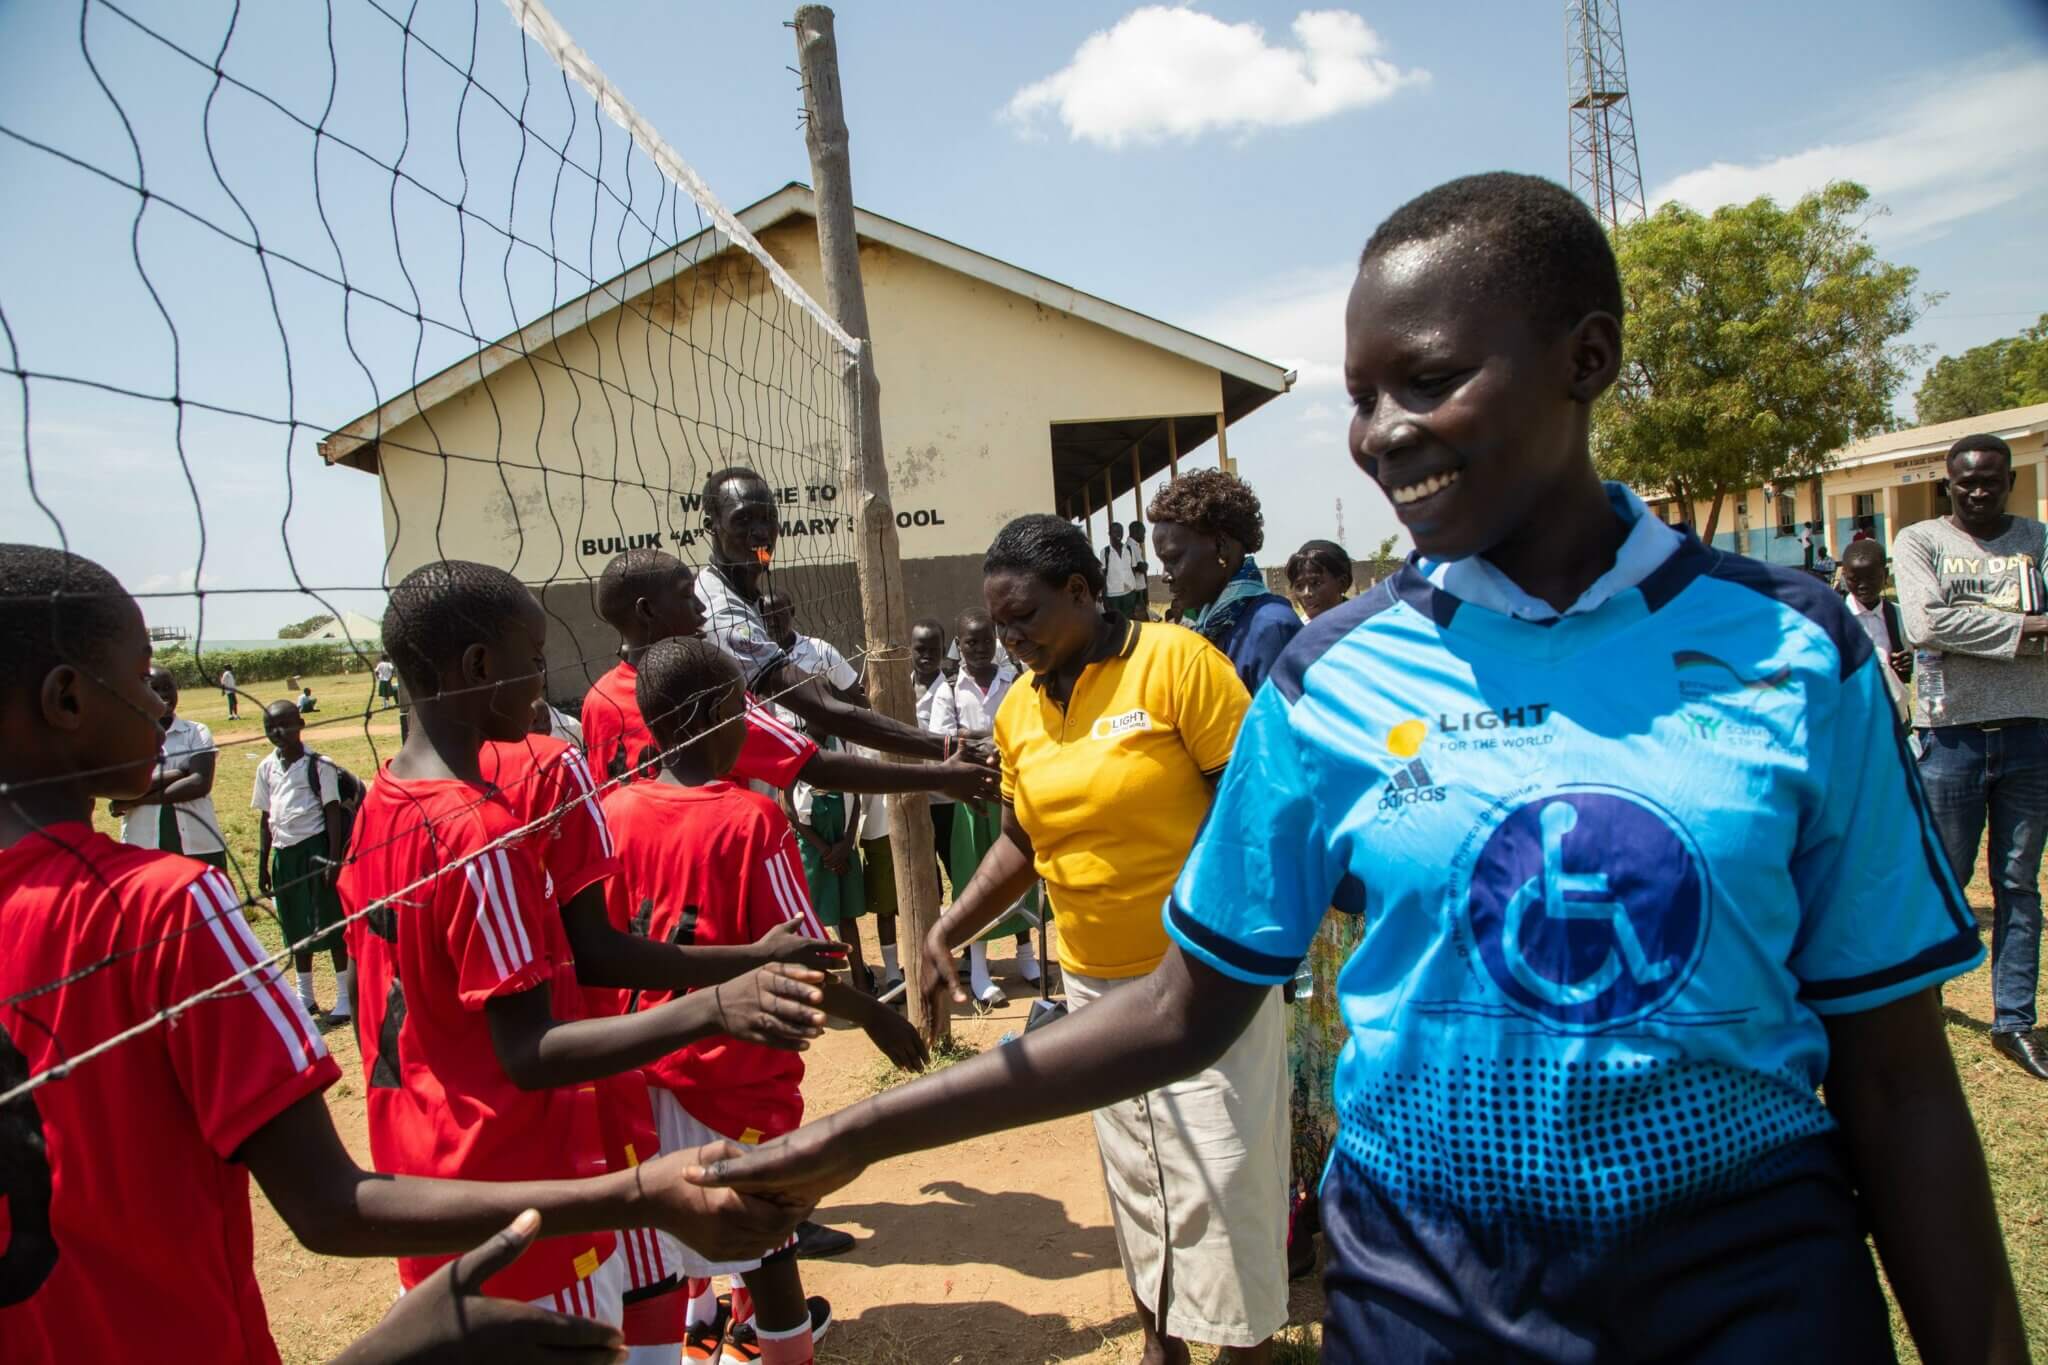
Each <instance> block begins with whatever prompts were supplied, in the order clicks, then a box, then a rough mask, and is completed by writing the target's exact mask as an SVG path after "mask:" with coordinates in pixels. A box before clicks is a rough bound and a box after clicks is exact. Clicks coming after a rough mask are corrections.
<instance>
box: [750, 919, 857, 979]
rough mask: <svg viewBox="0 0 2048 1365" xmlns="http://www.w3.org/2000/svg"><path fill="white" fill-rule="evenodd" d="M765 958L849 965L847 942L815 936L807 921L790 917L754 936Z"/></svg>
mask: <svg viewBox="0 0 2048 1365" xmlns="http://www.w3.org/2000/svg"><path fill="white" fill-rule="evenodd" d="M754 947H755V949H756V950H757V951H759V952H760V954H761V960H762V961H763V962H771V963H772V962H780V963H784V964H786V965H788V966H792V967H811V968H815V969H816V970H818V971H826V972H829V971H831V970H832V969H833V968H834V967H844V966H845V965H846V945H845V944H844V943H835V942H833V941H832V940H831V939H828V938H812V937H811V936H810V935H809V934H806V933H805V932H804V928H803V925H802V924H801V923H800V922H798V921H796V920H793V919H786V920H784V921H783V922H782V923H780V924H778V925H776V926H775V927H774V928H773V929H770V930H769V931H768V932H767V933H765V934H763V935H761V937H760V938H758V939H756V940H754Z"/></svg>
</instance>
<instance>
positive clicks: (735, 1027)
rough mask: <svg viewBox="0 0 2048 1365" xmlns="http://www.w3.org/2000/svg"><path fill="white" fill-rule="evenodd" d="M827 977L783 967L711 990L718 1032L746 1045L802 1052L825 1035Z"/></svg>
mask: <svg viewBox="0 0 2048 1365" xmlns="http://www.w3.org/2000/svg"><path fill="white" fill-rule="evenodd" d="M824 982H825V974H824V973H823V972H820V971H816V970H814V969H812V968H809V967H792V966H789V965H787V964H784V963H776V964H774V965H772V966H768V967H762V968H759V969H757V970H755V971H751V972H748V973H747V974H746V975H745V976H736V977H734V978H733V979H732V980H730V981H723V982H720V983H719V984H718V985H716V986H714V987H712V997H713V1000H714V1002H715V1003H716V1004H717V1007H718V1028H719V1032H721V1033H724V1034H725V1035H726V1036H728V1037H731V1038H738V1039H740V1040H741V1041H743V1042H748V1043H760V1044H762V1045H764V1046H766V1047H774V1048H781V1049H782V1050H783V1051H785V1052H803V1051H806V1050H808V1049H809V1047H810V1045H811V1043H810V1040H811V1039H813V1038H815V1037H817V1036H818V1035H819V1034H821V1033H823V1032H824V1031H825V1012H824V1011H823V1010H821V1009H819V1008H818V1006H820V1005H822V1004H824V1003H825V992H824V990H823V989H822V987H823V985H824Z"/></svg>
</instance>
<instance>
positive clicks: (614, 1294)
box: [527, 1233, 626, 1327]
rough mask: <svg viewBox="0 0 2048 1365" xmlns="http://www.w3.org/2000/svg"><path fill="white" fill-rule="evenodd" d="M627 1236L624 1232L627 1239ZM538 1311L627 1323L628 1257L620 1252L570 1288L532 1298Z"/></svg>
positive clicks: (612, 1325)
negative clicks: (543, 1310)
mask: <svg viewBox="0 0 2048 1365" xmlns="http://www.w3.org/2000/svg"><path fill="white" fill-rule="evenodd" d="M624 1235H625V1234H623V1233H621V1234H620V1236H621V1237H623V1236H624ZM527 1302H528V1303H531V1304H532V1305H533V1306H534V1307H535V1308H552V1309H554V1310H555V1311H556V1312H557V1313H568V1314H570V1315H572V1316H574V1317H579V1318H591V1319H594V1320H596V1321H598V1322H601V1323H604V1324H605V1325H607V1326H610V1327H617V1326H619V1325H620V1324H621V1323H622V1322H624V1321H625V1320H626V1258H625V1256H624V1255H623V1254H622V1253H621V1251H619V1250H618V1249H614V1250H613V1252H612V1254H611V1255H609V1256H607V1257H605V1258H604V1264H602V1265H600V1266H599V1267H598V1268H597V1269H596V1270H593V1271H591V1272H590V1274H589V1276H588V1277H587V1278H585V1279H581V1280H578V1281H576V1283H574V1284H572V1285H570V1286H569V1287H568V1288H567V1289H557V1290H556V1291H555V1292H554V1293H552V1294H543V1295H541V1296H540V1297H539V1298H537V1299H529V1300H527Z"/></svg>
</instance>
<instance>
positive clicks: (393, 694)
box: [375, 654, 398, 711]
mask: <svg viewBox="0 0 2048 1365" xmlns="http://www.w3.org/2000/svg"><path fill="white" fill-rule="evenodd" d="M375 671H376V675H377V697H378V700H379V702H380V703H381V705H380V706H379V707H378V709H379V710H380V711H388V710H390V709H391V708H392V707H394V706H396V705H398V668H397V666H396V665H394V664H393V663H392V662H391V660H389V659H387V658H385V657H384V656H383V655H382V654H379V655H378V656H377V667H376V670H375Z"/></svg>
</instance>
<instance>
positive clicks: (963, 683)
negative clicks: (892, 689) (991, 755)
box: [930, 664, 1017, 739]
mask: <svg viewBox="0 0 2048 1365" xmlns="http://www.w3.org/2000/svg"><path fill="white" fill-rule="evenodd" d="M1016 681H1017V672H1016V670H1015V669H1011V668H1005V667H1004V666H1003V665H1001V664H997V665H996V676H995V679H994V681H992V682H990V683H989V685H988V691H986V692H984V691H982V690H981V684H980V683H977V682H976V681H975V680H974V678H973V676H972V675H971V674H969V673H968V671H967V669H966V667H965V666H964V665H963V666H962V667H961V669H960V676H959V677H957V678H955V679H953V681H952V685H951V686H949V687H947V688H946V689H945V690H944V691H943V692H941V693H939V695H938V697H937V699H936V700H934V701H933V703H932V723H931V727H930V728H931V729H932V730H934V731H935V732H937V733H939V734H942V735H963V736H968V737H971V738H974V739H986V738H987V737H988V736H990V735H992V734H994V733H995V728H996V710H997V708H998V707H1000V706H1001V705H1002V704H1003V698H1004V697H1007V696H1009V695H1010V685H1011V684H1012V683H1014V682H1016Z"/></svg>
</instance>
